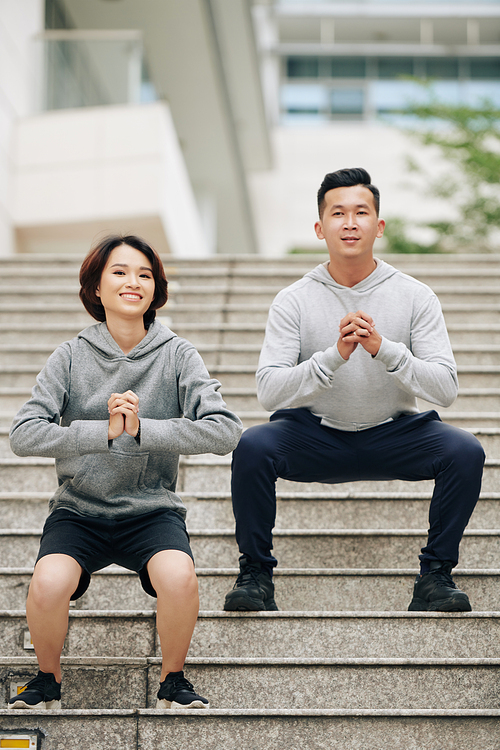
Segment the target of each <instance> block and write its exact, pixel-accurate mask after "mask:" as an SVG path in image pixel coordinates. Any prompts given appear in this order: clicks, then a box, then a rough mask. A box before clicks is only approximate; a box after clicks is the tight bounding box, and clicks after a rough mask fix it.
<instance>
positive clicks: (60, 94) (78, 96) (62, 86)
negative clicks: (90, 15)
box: [36, 31, 156, 110]
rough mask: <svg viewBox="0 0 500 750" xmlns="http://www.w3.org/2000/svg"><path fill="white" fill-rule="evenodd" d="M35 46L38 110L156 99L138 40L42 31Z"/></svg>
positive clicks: (139, 40) (140, 43) (70, 32)
mask: <svg viewBox="0 0 500 750" xmlns="http://www.w3.org/2000/svg"><path fill="white" fill-rule="evenodd" d="M52 35H55V37H54V36H52ZM64 35H66V36H64ZM36 44H37V46H38V50H37V51H38V53H39V54H38V59H39V82H38V101H39V107H40V109H42V110H53V109H66V108H70V107H90V106H101V105H106V104H128V103H138V102H141V101H144V100H146V101H151V100H154V99H156V92H155V91H154V87H153V86H152V84H151V82H150V80H149V78H148V75H147V67H146V65H145V64H144V61H143V55H142V42H141V39H140V38H137V37H135V38H132V37H131V36H130V35H128V38H127V37H125V38H119V37H118V38H117V36H116V34H114V35H113V38H106V36H105V35H102V34H100V35H99V36H98V38H92V35H91V34H88V33H87V35H84V37H83V38H82V36H80V37H77V36H76V35H75V33H74V32H72V31H67V32H66V31H64V32H46V34H45V35H44V36H42V38H41V39H37V40H36Z"/></svg>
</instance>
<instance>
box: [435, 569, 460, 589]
mask: <svg viewBox="0 0 500 750" xmlns="http://www.w3.org/2000/svg"><path fill="white" fill-rule="evenodd" d="M431 572H432V575H433V576H435V577H436V584H437V586H441V587H443V588H444V587H446V588H449V589H456V588H457V586H456V583H455V581H454V580H453V578H452V577H451V573H448V571H446V570H443V568H438V570H435V571H434V570H433V571H431Z"/></svg>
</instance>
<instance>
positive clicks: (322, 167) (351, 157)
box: [250, 123, 453, 255]
mask: <svg viewBox="0 0 500 750" xmlns="http://www.w3.org/2000/svg"><path fill="white" fill-rule="evenodd" d="M273 139H274V153H275V168H274V169H273V170H271V171H270V172H267V173H261V174H254V175H252V177H251V181H250V189H251V195H252V200H253V205H254V212H255V219H256V224H257V236H258V242H259V249H260V252H261V253H262V254H263V255H281V254H283V253H286V252H287V251H288V250H290V249H291V248H293V247H298V246H300V247H306V248H314V249H316V250H317V251H318V252H323V250H324V243H323V242H320V241H319V240H318V239H317V238H316V235H315V233H314V222H315V221H316V219H317V207H316V193H317V191H318V188H319V186H320V184H321V182H322V180H323V177H324V176H325V174H326V173H327V172H333V171H335V170H337V169H343V168H346V167H364V168H365V169H367V170H368V172H369V173H370V175H371V178H372V181H373V183H374V184H375V185H376V186H377V187H378V188H379V190H380V193H381V211H380V214H381V217H382V218H388V217H391V216H401V217H403V218H406V219H408V220H409V221H415V222H418V221H422V220H426V221H427V220H430V219H431V218H439V219H442V218H443V215H449V214H450V211H451V212H453V207H452V206H450V205H447V204H445V203H444V202H442V201H436V199H435V198H434V197H431V196H429V195H428V193H427V191H426V189H425V184H424V185H422V184H420V185H419V186H418V187H415V180H414V179H413V178H412V176H411V175H409V174H408V171H407V168H406V156H408V155H411V156H412V157H413V158H414V159H415V158H416V159H417V160H419V161H421V162H422V163H423V165H424V166H425V167H426V168H428V169H429V170H433V171H435V169H436V168H442V164H440V160H439V157H438V156H437V154H436V152H435V151H434V150H432V149H428V148H425V149H424V147H422V146H419V145H418V144H417V143H416V142H415V141H414V140H412V139H410V138H409V137H408V136H407V135H404V134H403V133H401V131H399V130H397V129H395V128H392V127H389V126H387V125H382V124H369V123H335V124H331V125H326V126H316V127H298V126H297V127H288V128H283V127H281V128H276V129H275V131H274V134H273ZM443 212H446V213H445V214H443ZM381 249H382V241H380V249H379V252H380V251H381Z"/></svg>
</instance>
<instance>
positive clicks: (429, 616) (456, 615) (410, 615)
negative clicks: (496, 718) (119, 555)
mask: <svg viewBox="0 0 500 750" xmlns="http://www.w3.org/2000/svg"><path fill="white" fill-rule="evenodd" d="M25 616H26V612H25V610H24V609H2V610H0V618H5V619H18V618H23V619H24V618H25ZM69 617H70V620H72V619H77V620H78V619H82V620H96V619H105V620H111V619H120V620H125V619H137V620H150V619H154V618H155V617H156V611H155V610H154V609H149V610H144V609H140V610H131V609H129V610H125V609H116V610H106V609H72V608H70V610H69ZM198 619H202V620H206V619H211V620H352V619H354V620H499V619H500V610H486V611H485V610H479V611H477V612H408V611H407V610H397V611H387V610H382V611H376V610H357V609H356V610H280V611H276V612H267V611H263V612H224V611H223V610H219V609H214V610H201V611H200V612H199V614H198ZM68 658H69V657H68ZM80 658H85V657H80ZM100 658H104V657H100ZM110 658H111V657H110ZM112 658H114V657H112ZM145 658H146V657H145ZM148 658H149V657H148ZM196 658H198V657H196ZM216 658H219V657H216ZM231 658H232V657H231ZM249 658H250V657H249ZM259 658H260V657H259ZM271 658H274V657H271ZM293 659H294V660H295V657H293ZM498 662H499V663H500V657H498ZM0 663H1V662H0Z"/></svg>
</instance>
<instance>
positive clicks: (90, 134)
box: [0, 0, 500, 256]
mask: <svg viewBox="0 0 500 750" xmlns="http://www.w3.org/2000/svg"><path fill="white" fill-rule="evenodd" d="M0 54H1V64H0V94H1V97H0V253H2V254H7V253H11V252H16V251H17V252H23V251H30V252H36V251H42V252H54V251H58V250H66V251H74V252H83V251H84V250H86V249H87V248H88V246H89V243H90V241H91V240H92V238H94V237H95V236H96V235H97V234H99V233H100V232H102V231H123V232H127V231H133V232H137V233H141V234H143V235H145V236H146V237H148V238H149V239H150V240H151V241H152V242H153V243H154V244H155V245H156V246H157V247H158V249H159V250H160V251H161V252H164V253H167V252H170V253H173V254H174V255H179V256H203V255H209V254H213V253H215V252H219V253H255V252H260V253H263V254H282V253H284V252H286V251H288V250H290V249H291V248H293V247H295V246H302V247H308V246H313V247H314V243H315V237H314V234H313V230H312V226H313V224H314V221H315V218H316V207H315V193H316V190H317V188H318V186H319V183H320V182H321V179H322V177H323V175H324V174H325V172H327V171H331V170H334V169H338V168H341V167H346V166H365V167H366V168H367V169H368V170H369V171H370V172H371V173H372V177H373V180H374V182H375V183H376V184H377V185H378V186H379V187H380V189H381V191H382V208H383V213H387V212H389V213H390V214H393V215H403V216H408V217H409V218H415V217H416V216H419V215H421V214H422V213H429V212H430V213H431V214H432V212H435V213H436V212H439V211H442V210H444V209H443V206H441V205H439V204H438V203H436V201H435V199H434V198H432V199H431V198H430V197H427V196H426V195H425V191H422V192H421V193H420V194H415V192H414V191H412V189H411V188H410V186H409V185H407V184H406V183H405V177H406V175H405V156H406V154H407V153H408V151H411V150H412V149H413V150H414V149H415V144H414V143H413V142H411V141H410V139H409V138H408V137H407V135H406V134H405V131H404V126H405V122H404V120H405V118H404V117H403V116H401V115H399V116H397V117H396V116H394V115H393V114H391V113H392V112H393V111H394V109H401V108H404V106H405V102H409V101H412V100H415V99H416V98H418V97H419V96H421V92H420V89H419V87H418V86H417V84H415V83H414V82H413V81H411V80H408V77H411V76H418V77H420V78H428V79H432V80H433V82H434V89H435V91H436V93H437V94H438V95H439V97H440V99H442V100H443V101H448V102H466V103H469V104H474V103H476V102H480V101H481V100H483V99H484V98H485V97H487V98H489V99H490V100H492V101H493V102H495V103H496V104H497V105H500V75H499V74H500V0H420V1H418V2H415V1H413V0H385V2H378V1H376V0H351V1H350V2H348V1H344V2H342V1H341V0H323V2H319V1H318V0H316V1H315V2H311V1H309V2H307V1H306V0H301V1H298V0H254V1H253V2H252V1H251V0H141V2H137V0H85V1H84V2H82V0H2V2H1V4H0ZM405 77H406V78H405ZM422 158H423V159H424V161H425V160H427V163H428V166H430V167H431V168H432V160H433V159H434V158H435V156H434V155H433V153H432V151H431V152H429V154H424V155H422ZM318 249H319V248H318Z"/></svg>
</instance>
